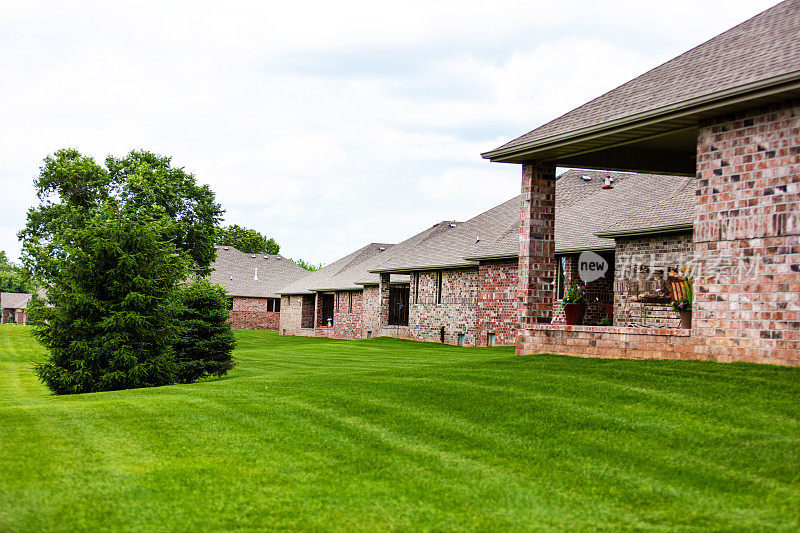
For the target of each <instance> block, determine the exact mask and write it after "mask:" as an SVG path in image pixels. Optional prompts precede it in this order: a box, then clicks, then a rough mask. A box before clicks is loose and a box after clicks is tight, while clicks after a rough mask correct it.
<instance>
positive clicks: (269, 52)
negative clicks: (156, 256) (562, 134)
mask: <svg viewBox="0 0 800 533" xmlns="http://www.w3.org/2000/svg"><path fill="white" fill-rule="evenodd" d="M775 3H776V2H775V1H774V0H768V1H762V0H701V1H698V0H692V1H683V0H680V1H678V0H672V1H670V2H664V1H643V0H638V1H603V2H598V1H596V0H595V1H564V0H561V1H558V2H552V1H549V2H533V1H529V2H503V1H494V2H487V1H483V2H441V3H436V2H430V1H425V2H409V1H403V2H391V3H383V2H374V1H373V2H363V3H352V2H344V1H337V2H309V1H306V2H230V1H228V2H218V3H205V2H198V1H191V2H155V3H147V2H135V3H130V4H125V3H122V2H107V1H105V2H98V3H94V4H92V3H83V2H75V1H72V2H57V3H55V2H54V3H48V2H30V1H27V0H26V1H19V2H15V1H11V2H9V1H8V0H6V1H5V2H4V3H3V16H2V18H1V19H0V105H1V106H2V110H3V113H2V121H1V122H0V124H2V128H0V188H1V189H2V195H1V196H0V206H2V208H0V250H6V251H7V252H8V254H9V256H10V257H11V258H16V257H17V256H18V253H19V248H20V247H19V243H18V242H17V238H16V232H17V231H19V229H21V228H22V227H23V226H24V224H25V212H26V209H27V208H28V207H30V206H31V205H33V204H34V203H35V201H36V198H35V196H34V193H33V187H32V181H33V179H34V177H35V176H36V175H37V173H38V168H39V166H40V164H41V161H42V158H43V157H45V156H46V155H47V154H50V153H52V152H54V151H55V150H57V149H59V148H63V147H75V148H77V149H79V150H80V151H81V152H82V153H84V154H88V155H92V156H93V157H95V159H96V160H98V161H102V160H103V159H104V158H105V156H106V155H108V154H115V155H124V154H125V153H127V152H128V151H130V150H131V149H134V148H137V149H146V150H150V151H153V152H157V153H159V154H164V155H171V156H173V164H174V165H176V166H181V167H184V168H185V169H186V170H187V171H189V172H192V173H193V174H195V176H196V177H197V180H198V181H199V182H201V183H208V184H209V185H210V186H211V188H212V189H213V190H214V191H215V192H216V194H217V199H218V201H219V202H220V203H221V204H222V206H223V208H224V209H225V210H226V211H227V212H226V215H225V219H226V220H225V223H226V224H232V223H237V224H240V225H244V226H247V227H250V228H254V229H257V230H258V231H260V232H262V233H264V234H266V235H268V236H271V237H274V238H275V239H276V240H277V241H278V242H279V243H280V245H281V253H282V254H283V255H286V256H289V257H302V258H304V259H306V260H309V261H312V262H315V263H329V262H331V261H333V260H335V259H337V258H338V257H341V256H342V255H345V254H347V253H349V252H350V251H352V250H354V249H356V248H358V247H361V246H363V245H364V244H366V243H368V242H398V241H401V240H403V239H405V238H406V237H409V236H411V235H413V234H414V233H417V232H418V231H421V230H422V229H424V228H426V227H428V226H430V225H431V224H433V223H435V222H437V221H439V220H451V219H456V220H464V219H467V218H469V217H471V216H474V215H476V214H477V213H479V212H481V211H484V210H486V209H488V208H490V207H492V206H494V205H496V204H499V203H501V202H503V201H505V200H507V199H508V198H511V197H512V196H514V195H516V194H518V193H519V183H520V167H519V165H504V164H498V163H489V162H487V161H484V160H482V159H481V157H480V153H481V152H483V151H486V150H489V149H492V148H495V147H497V146H498V145H500V144H502V143H504V142H506V141H508V140H510V139H512V138H514V137H516V136H518V135H520V134H522V133H525V132H527V131H529V130H531V129H533V128H534V127H536V126H539V125H541V124H542V123H544V122H547V121H549V120H551V119H553V118H555V117H557V116H559V115H561V114H563V113H565V112H567V111H569V110H570V109H572V108H574V107H577V106H578V105H580V104H582V103H584V102H586V101H587V100H590V99H592V98H594V97H596V96H599V95H600V94H602V93H604V92H606V91H608V90H610V89H613V88H614V87H616V86H617V85H619V84H621V83H623V82H625V81H627V80H629V79H631V78H633V77H635V76H637V75H639V74H641V73H643V72H644V71H646V70H649V69H650V68H653V67H655V66H657V65H659V64H660V63H663V62H664V61H666V60H668V59H670V58H672V57H674V56H676V55H678V54H679V53H681V52H684V51H686V50H688V49H689V48H691V47H693V46H696V45H697V44H700V43H701V42H703V41H705V40H707V39H709V38H711V37H713V36H714V35H716V34H718V33H720V32H722V31H724V30H726V29H728V28H730V27H732V26H734V25H736V24H738V23H739V22H742V21H744V20H745V19H747V18H750V17H751V16H753V15H755V14H756V13H759V12H760V11H763V10H764V9H766V8H768V7H770V6H771V5H774V4H775Z"/></svg>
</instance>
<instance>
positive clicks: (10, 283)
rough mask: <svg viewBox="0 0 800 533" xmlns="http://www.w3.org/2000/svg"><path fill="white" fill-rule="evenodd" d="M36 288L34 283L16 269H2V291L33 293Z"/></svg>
mask: <svg viewBox="0 0 800 533" xmlns="http://www.w3.org/2000/svg"><path fill="white" fill-rule="evenodd" d="M35 290H36V287H35V286H34V284H33V283H32V282H31V281H30V279H28V278H27V277H25V275H24V274H20V273H19V272H16V271H14V270H7V271H6V270H0V292H27V293H32V292H34V291H35Z"/></svg>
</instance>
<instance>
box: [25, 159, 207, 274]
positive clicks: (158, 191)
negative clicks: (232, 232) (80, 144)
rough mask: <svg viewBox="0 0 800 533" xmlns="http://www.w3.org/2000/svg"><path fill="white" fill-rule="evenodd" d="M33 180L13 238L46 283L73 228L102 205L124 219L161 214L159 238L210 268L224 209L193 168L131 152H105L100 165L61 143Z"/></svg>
mask: <svg viewBox="0 0 800 533" xmlns="http://www.w3.org/2000/svg"><path fill="white" fill-rule="evenodd" d="M34 185H35V186H36V189H37V196H38V198H39V200H40V205H39V206H38V207H34V208H31V209H29V210H28V221H27V224H26V226H25V229H23V230H22V231H21V232H20V233H19V238H20V239H21V240H22V241H23V245H22V250H23V255H22V260H23V265H24V266H25V267H27V268H28V269H29V270H30V271H31V272H32V273H33V274H34V275H36V276H38V277H40V278H41V279H42V280H44V281H45V282H49V281H51V280H54V279H55V278H56V277H57V276H58V273H59V268H60V265H61V264H62V263H63V262H64V261H66V260H67V259H68V255H69V253H70V250H71V249H72V248H74V247H75V242H76V239H77V233H78V232H79V231H80V230H81V228H83V227H85V226H86V224H87V223H88V221H90V220H92V219H93V218H94V217H96V215H97V214H98V213H99V212H100V211H101V210H102V209H103V208H104V206H106V205H114V206H116V208H117V209H118V212H119V214H120V216H122V217H124V218H127V219H129V220H134V221H142V222H147V223H149V222H150V221H152V220H154V219H163V223H162V224H161V225H160V227H161V228H162V229H163V230H164V231H165V232H167V233H166V234H165V235H163V237H164V238H165V239H166V240H169V241H171V242H172V243H173V244H174V245H175V247H176V248H177V249H178V250H179V251H180V252H181V253H183V254H185V255H186V256H187V257H188V258H189V259H190V260H191V262H192V264H193V267H194V269H195V270H196V271H197V272H198V273H199V274H201V275H202V274H207V273H208V272H210V268H209V267H210V265H211V263H212V262H213V261H214V258H215V249H214V238H215V232H216V226H217V225H218V224H219V221H220V219H221V217H222V213H223V211H222V208H221V207H220V206H219V204H217V203H215V201H214V200H215V199H214V193H213V192H212V191H211V189H209V188H208V186H207V185H202V186H198V185H197V184H196V183H195V178H194V176H193V175H192V174H187V173H186V172H185V171H184V170H183V169H181V168H173V167H172V166H171V159H170V158H169V157H163V156H159V155H155V154H152V153H150V152H144V151H132V152H130V153H129V154H128V155H127V156H125V157H123V158H116V157H113V156H109V157H108V158H106V161H105V167H103V166H101V165H99V164H97V163H96V162H95V161H94V159H92V158H91V157H87V156H84V155H81V154H80V153H79V152H78V151H77V150H74V149H63V150H59V151H57V152H56V153H55V154H53V155H52V156H47V157H46V158H45V159H44V164H43V166H42V167H41V169H40V173H39V177H38V178H37V179H36V180H35V181H34Z"/></svg>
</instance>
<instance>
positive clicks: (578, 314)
mask: <svg viewBox="0 0 800 533" xmlns="http://www.w3.org/2000/svg"><path fill="white" fill-rule="evenodd" d="M585 316H586V304H564V320H565V322H566V323H567V325H569V326H581V325H583V317H585Z"/></svg>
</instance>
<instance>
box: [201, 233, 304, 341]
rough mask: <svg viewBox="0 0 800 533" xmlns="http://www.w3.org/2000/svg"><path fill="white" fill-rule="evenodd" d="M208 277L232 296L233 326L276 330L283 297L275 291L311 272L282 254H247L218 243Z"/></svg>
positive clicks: (231, 314)
mask: <svg viewBox="0 0 800 533" xmlns="http://www.w3.org/2000/svg"><path fill="white" fill-rule="evenodd" d="M216 248H217V258H216V259H215V261H214V263H213V265H212V268H213V269H214V270H213V272H212V273H211V275H210V276H209V279H210V281H211V282H212V283H216V284H217V285H221V286H223V287H225V289H226V290H227V291H228V294H229V295H230V296H231V297H232V307H231V312H230V316H231V318H230V320H231V326H232V327H233V328H234V329H269V330H277V329H278V324H279V323H280V311H281V299H280V296H279V295H278V294H277V293H276V291H277V290H278V289H279V288H280V287H282V286H284V285H286V284H288V283H291V282H292V281H295V280H298V279H300V278H302V277H304V276H307V275H308V271H307V270H305V269H304V268H302V267H300V266H298V265H297V264H296V263H295V262H294V261H292V260H291V259H286V258H285V257H282V256H280V255H264V254H245V253H242V252H240V251H239V250H237V249H236V248H233V247H231V246H217V247H216Z"/></svg>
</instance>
